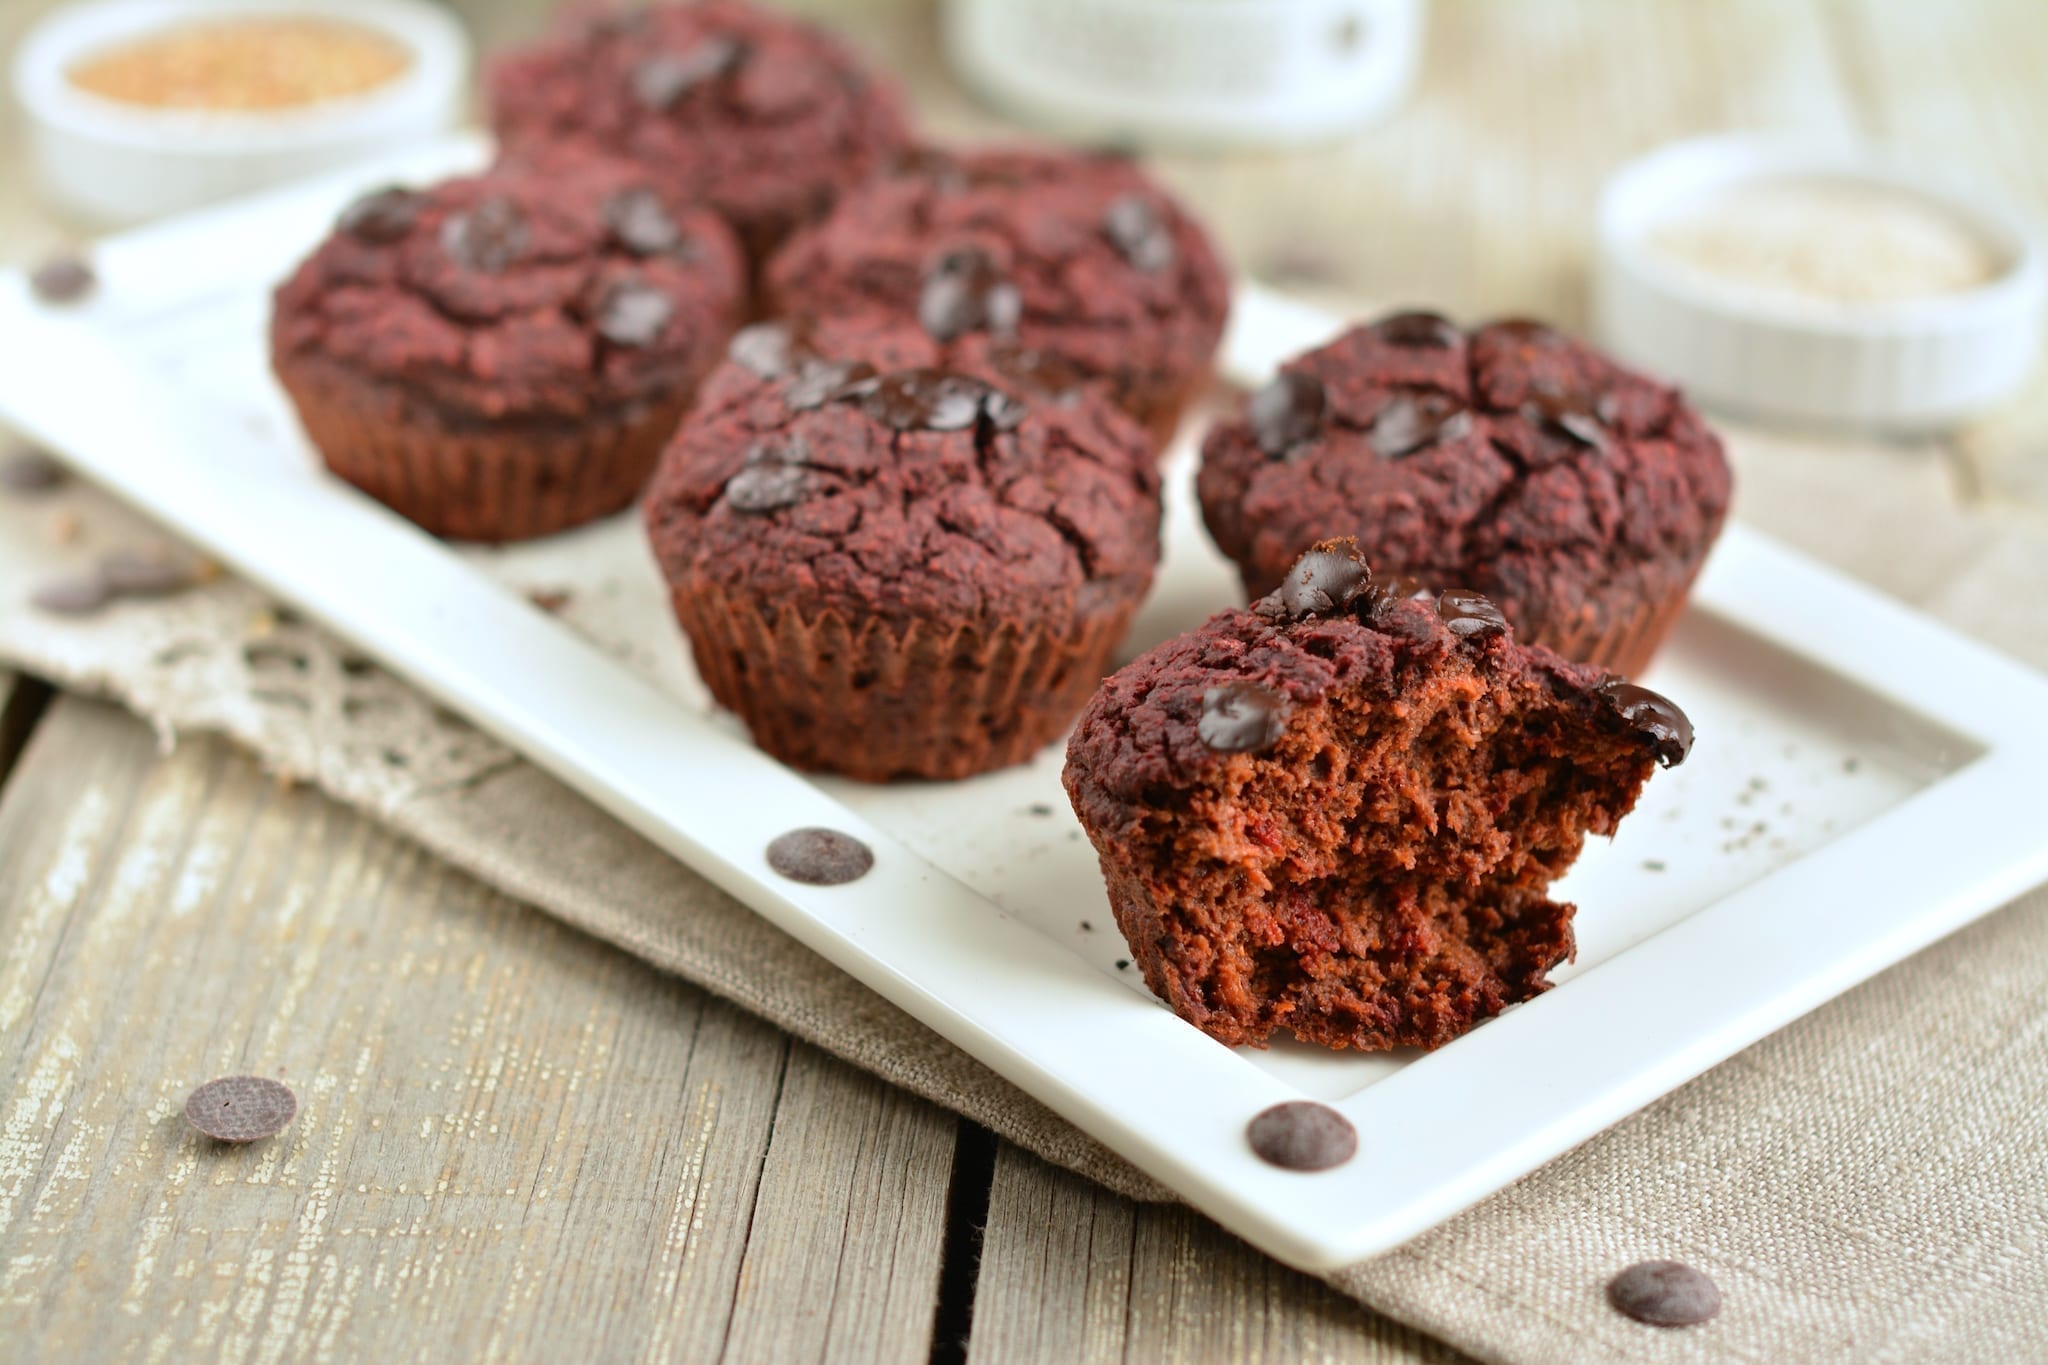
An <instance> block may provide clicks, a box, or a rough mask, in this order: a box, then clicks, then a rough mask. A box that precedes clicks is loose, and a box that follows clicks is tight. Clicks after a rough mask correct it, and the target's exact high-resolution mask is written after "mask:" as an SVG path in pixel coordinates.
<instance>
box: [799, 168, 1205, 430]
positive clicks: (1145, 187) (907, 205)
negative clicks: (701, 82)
mask: <svg viewBox="0 0 2048 1365" xmlns="http://www.w3.org/2000/svg"><path fill="white" fill-rule="evenodd" d="M763 288H764V291H765V294H766V297H767V301H768V304H769V310H770V311H771V312H776V313H781V314H785V315H788V316H793V317H801V316H813V317H816V316H830V315H832V314H837V313H849V312H862V311H875V310H879V311H883V312H887V313H892V314H894V315H896V316H898V317H903V318H914V319H916V320H917V321H918V322H919V323H920V324H921V325H922V326H923V327H924V328H925V329H926V330H927V331H928V332H929V333H930V334H931V335H932V336H933V338H934V339H935V340H937V341H940V342H942V343H946V342H951V341H953V340H955V339H956V338H961V337H966V336H970V335H980V336H983V337H985V338H988V339H990V340H993V341H995V342H1000V343H1008V344H1014V345H1017V346H1019V347H1022V348H1025V349H1027V350H1031V351H1035V352H1038V353H1040V354H1044V355H1051V356H1057V357H1059V358H1060V359H1061V360H1062V361H1064V362H1065V363H1066V364H1068V365H1071V366H1073V367H1074V368H1075V369H1076V370H1077V371H1078V372H1079V373H1081V374H1083V375H1086V376H1088V377H1089V378H1090V379H1091V380H1093V381H1096V382H1098V383H1100V384H1101V385H1102V386H1103V387H1104V389H1105V391H1106V392H1107V393H1108V394H1109V396H1110V397H1111V398H1112V399H1113V400H1114V401H1115V402H1116V403H1117V404H1118V405H1119V406H1121V407H1122V408H1123V409H1124V410H1125V411H1126V412H1128V413H1130V414H1131V415H1132V416H1133V417H1135V418H1137V419H1138V421H1139V422H1141V423H1142V424H1144V426H1145V427H1146V428H1147V430H1148V431H1150V433H1151V435H1152V438H1153V441H1154V443H1155V444H1163V443H1164V442H1165V440H1166V438H1167V437H1169V436H1170V435H1172V433H1173V429H1174V425H1175V423H1176V422H1177V421H1178V420H1179V417H1180V413H1181V410H1182V408H1183V407H1184V406H1185V405H1186V404H1187V402H1188V400H1189V399H1190V398H1192V397H1193V396H1194V395H1195V394H1196V393H1198V392H1199V391H1200V389H1201V388H1202V386H1203V384H1204V383H1205V382H1206V381H1207V379H1208V377H1209V372H1210V366H1211V362H1212V360H1213V359H1214V356H1215V352H1216V346H1217V343H1218V341H1219V340H1220V338H1221V337H1222V335H1223V325H1224V322H1225V320H1226V318H1227V317H1228V315H1229V311H1230V294H1229V288H1228V284H1227V282H1226V280H1225V277H1224V274H1223V268H1222V266H1221V264H1220V263H1219V262H1218V260H1217V257H1216V252H1215V249H1214V248H1213V247H1212V246H1211V245H1210V243H1209V239H1208V235H1207V234H1206V233H1205V232H1204V231H1203V230H1202V228H1201V225H1200V224H1199V223H1197V222H1196V221H1195V220H1194V218H1193V217H1192V216H1191V215H1190V214H1188V213H1187V212H1186V210H1184V209H1183V208H1181V206H1180V205H1179V204H1178V203H1176V202H1175V200H1174V199H1173V197H1172V196H1171V195H1169V194H1167V192H1166V191H1165V190H1164V189H1162V188H1161V187H1160V186H1158V185H1157V184H1155V183H1153V182H1152V181H1151V180H1149V179H1148V178H1147V177H1146V176H1145V175H1144V173H1143V172H1142V171H1140V170H1139V169H1138V168H1137V167H1136V166H1135V165H1133V164H1132V163H1131V162H1130V161H1128V160H1126V159H1124V158H1121V157H1112V156H1101V155H1091V154H1085V153H1079V152H1050V151H1047V152H1041V151H1026V150H1021V149H1019V150H994V151H982V152H966V153H948V152H937V151H930V152H924V153H921V154H919V155H917V156H914V157H909V158H906V159H904V160H902V161H901V162H899V163H898V164H896V165H895V166H894V167H892V168H891V169H890V170H888V171H887V172H886V173H884V174H881V175H878V176H876V177H875V178H874V179H873V180H871V181H869V182H868V183H867V184H865V185H863V186H861V187H860V188H859V189H856V190H854V191H852V192H850V193H849V194H847V195H846V197H845V198H844V199H842V200H841V201H840V203H839V206H838V207H837V208H835V209H834V210H833V212H832V214H831V216H830V217H828V218H826V219H825V220H824V221H823V222H821V223H819V224H818V225H816V226H815V227H812V228H809V229H806V230H805V231H803V232H801V233H798V234H797V235H796V236H795V237H794V238H792V239H791V240H790V242H789V244H788V245H787V246H786V247H784V248H783V250H782V251H781V252H780V253H779V254H778V255H777V256H776V257H775V259H774V260H772V261H771V262H770V263H769V267H768V273H767V276H766V279H765V281H764V283H763Z"/></svg>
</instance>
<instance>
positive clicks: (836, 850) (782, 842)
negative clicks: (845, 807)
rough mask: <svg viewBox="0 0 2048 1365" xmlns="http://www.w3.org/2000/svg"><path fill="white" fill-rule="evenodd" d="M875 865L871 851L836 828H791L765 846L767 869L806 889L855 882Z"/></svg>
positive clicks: (872, 851)
mask: <svg viewBox="0 0 2048 1365" xmlns="http://www.w3.org/2000/svg"><path fill="white" fill-rule="evenodd" d="M874 865H875V854H874V850H873V849H870V848H869V847H868V846H867V845H866V844H864V843H862V842H861V841H860V840H858V839H856V838H854V837H853V836H852V835H851V834H841V833H840V832H839V831H838V830H836V829H818V828H808V829H793V830H791V831H790V832H789V833H787V834H783V835H778V836H777V837H776V839H775V841H774V842H773V843H771V844H769V845H768V866H769V867H771V868H773V869H774V870H775V871H776V872H778V873H780V874H781V875H783V876H785V877H787V878H789V879H790V880H791V881H793V882H803V883H804V884H805V885H807V886H840V885H843V884H844V883H846V882H851V881H858V880H859V879H860V878H862V877H864V876H866V875H867V873H868V869H869V868H871V867H873V866H874Z"/></svg>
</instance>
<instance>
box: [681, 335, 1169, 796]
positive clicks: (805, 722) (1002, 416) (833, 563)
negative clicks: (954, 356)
mask: <svg viewBox="0 0 2048 1365" xmlns="http://www.w3.org/2000/svg"><path fill="white" fill-rule="evenodd" d="M873 326H874V328H875V329H876V330H874V331H873V332H871V333H866V334H863V332H862V331H861V329H860V328H859V327H857V326H848V325H845V324H842V325H840V326H839V327H838V328H837V329H836V330H835V331H834V333H833V340H832V341H831V343H830V346H831V349H830V350H829V351H820V350H819V349H818V346H819V345H820V344H822V343H821V340H820V337H819V336H818V335H817V334H815V333H806V332H804V331H801V330H797V329H792V328H790V327H787V326H783V325H779V324H762V325H759V326H756V327H750V328H748V329H747V330H746V331H744V332H742V333H740V334H739V336H738V337H736V338H734V342H733V346H732V356H733V359H732V360H731V361H730V362H729V363H727V364H726V365H723V366H721V367H720V368H719V370H718V371H717V372H716V373H715V374H714V375H713V376H712V378H711V379H710V380H709V381H708V382H707V384H706V385H705V389H704V395H703V400H702V402H701V403H700V404H699V406H698V409H697V411H696V412H695V413H693V414H692V415H691V417H690V419H689V420H688V421H687V422H685V423H684V425H683V427H682V429H681V430H680V431H679V432H678V433H677V435H676V438H675V441H674V442H673V443H672V445H671V446H670V448H669V450H668V452H667V454H666V456H665V457H664V459H663V462H662V468H661V471H660V473H659V474H658V475H657V476H656V479H655V482H654V485H653V486H652V488H651V489H650V491H649V494H648V498H647V522H648V528H649V531H650V534H651V535H652V538H653V544H654V551H655V555H656V557H657V559H658V560H659V562H660V565H661V568H662V571H663V573H664V574H665V576H666V577H667V580H668V583H669V587H670V590H671V596H672V600H673V602H674V606H675V612H676V616H677V619H678V620H679V621H680V623H681V625H682V627H683V630H684V632H685V633H686V634H687V635H688V636H689V640H690V647H691V650H692V652H693V654H694V656H695V658H696V662H697V668H698V672H699V673H700V674H701V675H702V676H703V678H704V681H705V683H706V684H707V685H708V686H709V688H710V690H711V693H712V695H713V696H714V697H716V698H717V699H718V701H719V703H720V704H722V705H724V706H726V707H728V708H729V709H731V710H733V711H735V712H737V713H738V714H739V715H740V717H741V718H742V719H744V720H745V721H746V723H747V725H748V727H749V728H750V729H751V730H752V732H753V735H754V739H755V742H757V743H758V744H759V745H760V746H761V747H762V748H763V749H765V750H767V751H768V752H769V753H771V754H773V755H775V756H776V757H777V758H779V759H781V760H783V761H784V762H786V763H790V764H793V765H795V766H797V767H801V768H807V769H816V770H822V771H828V772H837V773H843V774H846V775H847V776H850V777H856V778H861V779H864V780H867V781H884V780H887V779H890V778H896V777H936V778H957V777H965V776H967V775H969V774H972V773H977V772H983V771H986V770H988V769H991V768H999V767H1003V766H1006V765H1008V764H1012V763H1021V762H1023V761H1025V760H1026V759H1028V758H1030V757H1031V756H1032V755H1033V754H1034V753H1035V752H1036V751H1037V750H1038V749H1040V748H1042V747H1043V746H1044V745H1046V744H1048V743H1050V742H1051V741H1052V740H1054V739H1055V738H1057V737H1058V735H1059V734H1060V732H1061V731H1062V730H1063V729H1064V728H1065V727H1066V725H1067V724H1068V722H1069V721H1071V720H1072V719H1073V716H1074V713H1075V712H1076V711H1078V710H1079V709H1080V707H1081V704H1082V703H1083V702H1084V701H1085V700H1086V699H1087V697H1088V694H1089V693H1090V692H1091V691H1093V690H1094V688H1095V686H1096V684H1097V683H1098V682H1099V681H1100V679H1101V677H1102V675H1103V674H1104V673H1105V672H1106V671H1107V670H1108V668H1109V664H1110V659H1111V655H1112V653H1113V651H1114V650H1115V649H1116V647H1117V645H1118V643H1119V642H1120V641H1121V640H1122V639H1123V636H1124V633H1125V631H1126V629H1127V628H1128V627H1129V625H1130V622H1131V618H1132V616H1133V615H1134V614H1135V612H1136V611H1137V608H1138V604H1139V602H1140V600H1141V599H1142V598H1143V597H1144V595H1145V592H1146V590H1147V588H1148V587H1149V586H1150V584H1151V581H1152V572H1153V567H1154V565H1155V564H1156V562H1157V561H1158V558H1159V478H1158V474H1157V472H1156V470H1155V468H1154V464H1153V461H1152V458H1151V454H1150V451H1149V450H1148V449H1147V448H1146V445H1145V442H1144V438H1143V436H1142V434H1141V433H1140V432H1139V431H1138V429H1137V428H1136V427H1135V426H1134V425H1133V424H1132V423H1131V422H1130V420H1129V419H1128V418H1126V417H1124V416H1123V414H1122V413H1120V412H1118V411H1117V410H1116V409H1115V408H1113V407H1111V406H1110V405H1108V404H1107V403H1105V402H1103V401H1101V400H1100V399H1098V398H1096V397H1094V396H1092V395H1090V394H1088V393H1086V392H1084V391H1078V390H1077V391H1072V392H1066V393H1060V392H1056V391H1051V390H1049V389H1048V388H1047V387H1046V377H1045V375H1044V374H1042V373H1035V372H1034V373H1023V374H1012V373H1008V372H1006V371H1005V370H1004V369H1003V368H1002V367H1001V366H1000V365H990V366H986V367H984V368H981V369H979V370H978V371H973V372H970V371H968V370H964V369H939V368H931V367H928V366H919V365H917V364H916V357H917V356H918V355H919V354H920V351H921V348H923V347H925V346H927V345H928V344H929V343H928V341H927V340H926V339H925V338H923V337H922V336H921V335H918V334H916V333H914V332H912V333H910V334H907V335H903V336H898V337H893V338H892V337H891V335H890V334H889V328H890V327H891V326H892V324H890V323H888V322H887V321H884V320H876V321H875V322H874V324H873ZM869 355H872V356H874V357H876V359H875V360H873V361H870V360H869V359H867V356H869ZM905 361H909V362H911V364H910V367H905V365H904V362H905Z"/></svg>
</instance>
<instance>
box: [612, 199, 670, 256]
mask: <svg viewBox="0 0 2048 1365" xmlns="http://www.w3.org/2000/svg"><path fill="white" fill-rule="evenodd" d="M604 221H605V226H606V227H608V228H610V229H611V233H612V236H613V237H614V238H616V239H617V240H618V243H619V245H620V246H622V247H624V248H626V250H628V251H630V252H632V253H633V254H634V255H635V256H658V255H660V254H662V253H663V252H667V251H674V250H675V249H676V248H677V247H679V246H681V245H682V242H683V230H682V229H681V228H679V227H677V226H676V220H675V219H673V218H671V217H669V216H668V210H667V209H666V208H664V207H662V203H661V196H660V195H658V194H656V193H655V192H654V191H653V190H650V189H648V188H646V187H645V186H640V187H637V188H634V189H630V190H620V191H619V192H618V193H617V194H615V195H613V196H612V197H611V198H609V199H607V200H605V201H604Z"/></svg>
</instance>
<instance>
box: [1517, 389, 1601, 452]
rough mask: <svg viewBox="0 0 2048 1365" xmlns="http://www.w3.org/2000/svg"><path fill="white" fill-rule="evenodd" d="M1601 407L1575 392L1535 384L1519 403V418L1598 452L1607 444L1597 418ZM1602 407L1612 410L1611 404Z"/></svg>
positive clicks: (1574, 390) (1599, 420)
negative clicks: (1523, 418) (1524, 418)
mask: <svg viewBox="0 0 2048 1365" xmlns="http://www.w3.org/2000/svg"><path fill="white" fill-rule="evenodd" d="M1601 406H1602V405H1601V404H1600V403H1596V402H1595V401H1594V400H1593V399H1592V398H1590V397H1588V396H1587V395H1586V394H1585V393H1583V392H1580V391H1579V390H1577V389H1571V388H1566V387H1564V386H1563V385H1560V384H1557V383H1555V382H1551V383H1538V384H1536V385H1534V386H1533V388H1532V390H1531V392H1530V396H1529V400H1528V401H1527V402H1526V403H1524V404H1522V415H1523V416H1524V417H1527V418H1528V419H1529V420H1530V421H1532V422H1534V423H1536V424H1537V425H1538V426H1540V427H1542V428H1543V429H1544V430H1545V431H1547V432H1550V433H1551V434H1552V435H1554V436H1562V437H1564V438H1565V439H1566V440H1569V441H1576V442H1577V443H1578V444H1580V445H1582V446H1591V447H1593V448H1594V449H1598V448H1600V447H1602V446H1604V445H1606V444H1607V431H1606V429H1605V428H1604V427H1602V426H1601V425H1600V423H1601V418H1600V417H1599V416H1598V413H1599V411H1600V408H1601ZM1605 406H1606V408H1607V410H1608V411H1609V412H1612V411H1613V408H1614V405H1613V404H1612V403H1611V402H1610V403H1607V404H1605Z"/></svg>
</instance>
